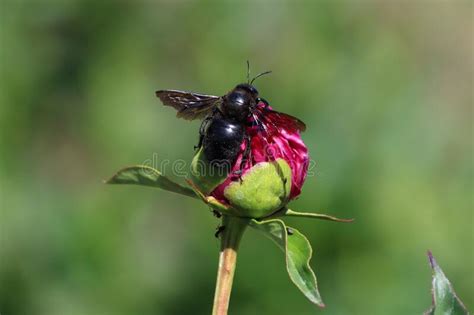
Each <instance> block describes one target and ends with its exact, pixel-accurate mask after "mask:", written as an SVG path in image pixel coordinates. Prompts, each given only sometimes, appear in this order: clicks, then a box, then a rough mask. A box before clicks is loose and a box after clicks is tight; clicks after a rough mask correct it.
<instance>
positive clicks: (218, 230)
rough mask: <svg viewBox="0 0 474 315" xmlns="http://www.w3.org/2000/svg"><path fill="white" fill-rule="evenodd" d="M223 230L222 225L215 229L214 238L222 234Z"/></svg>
mask: <svg viewBox="0 0 474 315" xmlns="http://www.w3.org/2000/svg"><path fill="white" fill-rule="evenodd" d="M224 230H225V226H223V225H219V226H218V227H217V228H216V233H214V236H215V237H216V238H219V235H220V234H221V233H222V231H224Z"/></svg>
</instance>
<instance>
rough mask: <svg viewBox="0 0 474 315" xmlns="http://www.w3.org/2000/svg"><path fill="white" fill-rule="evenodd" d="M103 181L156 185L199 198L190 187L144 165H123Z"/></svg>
mask: <svg viewBox="0 0 474 315" xmlns="http://www.w3.org/2000/svg"><path fill="white" fill-rule="evenodd" d="M105 183H106V184H126V185H141V186H148V187H157V188H161V189H163V190H167V191H171V192H174V193H177V194H180V195H183V196H187V197H192V198H197V199H198V198H199V196H197V195H196V193H195V192H194V191H193V190H192V189H190V188H188V187H186V186H183V185H180V184H178V183H176V182H174V181H172V180H171V179H169V178H168V177H166V176H164V175H163V174H161V173H160V172H159V171H158V170H156V169H154V168H152V167H149V166H145V165H136V166H129V167H125V168H123V169H121V170H120V171H118V172H117V173H116V174H115V175H113V176H112V177H111V178H110V179H108V180H106V181H105Z"/></svg>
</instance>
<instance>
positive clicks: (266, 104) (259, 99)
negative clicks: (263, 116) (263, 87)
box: [257, 97, 270, 109]
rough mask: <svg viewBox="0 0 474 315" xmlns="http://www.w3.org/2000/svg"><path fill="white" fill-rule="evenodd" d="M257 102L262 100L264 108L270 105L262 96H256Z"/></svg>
mask: <svg viewBox="0 0 474 315" xmlns="http://www.w3.org/2000/svg"><path fill="white" fill-rule="evenodd" d="M257 102H262V103H263V104H265V109H268V106H270V104H269V103H268V101H267V100H266V99H264V98H261V97H259V98H257Z"/></svg>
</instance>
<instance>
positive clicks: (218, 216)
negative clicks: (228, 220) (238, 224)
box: [212, 209, 222, 218]
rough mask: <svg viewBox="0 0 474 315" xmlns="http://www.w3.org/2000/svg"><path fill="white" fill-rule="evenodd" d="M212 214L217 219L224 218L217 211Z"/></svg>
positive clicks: (213, 210)
mask: <svg viewBox="0 0 474 315" xmlns="http://www.w3.org/2000/svg"><path fill="white" fill-rule="evenodd" d="M212 214H213V215H214V216H215V217H216V218H220V217H222V214H221V213H220V212H219V211H217V210H215V209H212Z"/></svg>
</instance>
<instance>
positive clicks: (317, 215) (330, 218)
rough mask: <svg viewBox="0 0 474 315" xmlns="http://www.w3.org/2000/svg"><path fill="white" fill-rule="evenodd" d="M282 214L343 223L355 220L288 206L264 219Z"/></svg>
mask: <svg viewBox="0 0 474 315" xmlns="http://www.w3.org/2000/svg"><path fill="white" fill-rule="evenodd" d="M282 216H288V217H300V218H310V219H318V220H326V221H334V222H342V223H351V222H354V219H340V218H336V217H333V216H331V215H328V214H321V213H314V212H298V211H293V210H290V209H288V208H282V209H280V210H278V211H277V212H275V213H274V214H272V215H270V216H268V217H265V218H264V219H270V218H278V217H282Z"/></svg>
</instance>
